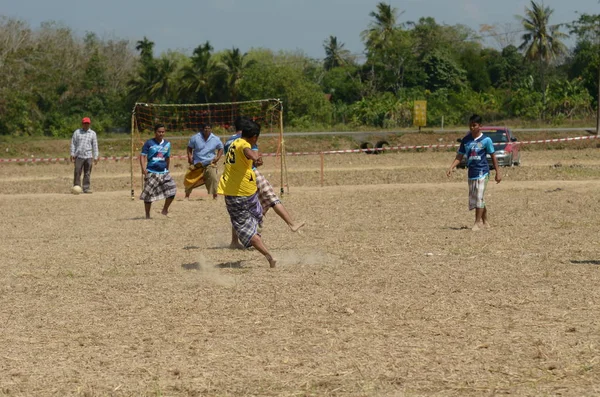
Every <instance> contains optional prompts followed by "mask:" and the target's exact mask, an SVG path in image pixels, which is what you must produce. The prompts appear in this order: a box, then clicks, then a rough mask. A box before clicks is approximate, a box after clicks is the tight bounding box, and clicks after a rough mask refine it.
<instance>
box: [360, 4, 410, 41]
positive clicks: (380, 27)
mask: <svg viewBox="0 0 600 397" xmlns="http://www.w3.org/2000/svg"><path fill="white" fill-rule="evenodd" d="M403 13H404V11H402V12H401V13H400V14H398V9H397V8H395V7H392V6H391V5H390V4H386V3H384V2H380V3H378V4H377V10H376V11H371V12H370V13H369V16H370V17H372V18H373V19H374V21H372V22H371V23H369V29H367V30H365V31H363V32H362V33H361V37H362V39H363V40H364V41H365V44H366V46H367V48H382V47H385V46H387V45H388V44H390V41H391V39H392V37H393V35H394V31H395V29H396V28H397V27H398V16H399V15H402V14H403Z"/></svg>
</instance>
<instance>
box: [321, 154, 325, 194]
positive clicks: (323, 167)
mask: <svg viewBox="0 0 600 397" xmlns="http://www.w3.org/2000/svg"><path fill="white" fill-rule="evenodd" d="M320 155H321V187H323V186H324V185H325V175H324V174H325V172H324V170H325V155H324V154H323V152H320Z"/></svg>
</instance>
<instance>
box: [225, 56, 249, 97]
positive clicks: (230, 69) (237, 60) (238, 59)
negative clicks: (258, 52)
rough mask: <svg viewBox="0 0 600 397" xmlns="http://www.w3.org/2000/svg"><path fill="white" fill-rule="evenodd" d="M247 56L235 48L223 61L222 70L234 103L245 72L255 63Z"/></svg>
mask: <svg viewBox="0 0 600 397" xmlns="http://www.w3.org/2000/svg"><path fill="white" fill-rule="evenodd" d="M247 55H248V54H247V53H246V54H242V53H241V52H240V49H239V48H233V49H231V50H226V51H225V54H224V55H223V59H222V61H221V65H220V66H221V69H222V70H223V72H224V73H225V76H226V77H225V79H226V82H227V89H228V90H229V96H230V98H231V101H232V102H235V101H236V100H237V96H238V88H239V85H240V82H241V81H242V79H243V77H244V72H245V71H246V69H247V68H248V67H250V66H252V65H253V64H254V63H255V61H250V60H248V59H247V58H246V57H247Z"/></svg>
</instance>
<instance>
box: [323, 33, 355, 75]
mask: <svg viewBox="0 0 600 397" xmlns="http://www.w3.org/2000/svg"><path fill="white" fill-rule="evenodd" d="M323 48H325V60H324V61H323V67H324V68H325V70H329V69H332V68H336V67H339V66H343V65H346V64H348V62H349V58H350V51H348V50H347V49H345V48H344V43H338V40H337V37H336V36H329V40H325V42H324V43H323Z"/></svg>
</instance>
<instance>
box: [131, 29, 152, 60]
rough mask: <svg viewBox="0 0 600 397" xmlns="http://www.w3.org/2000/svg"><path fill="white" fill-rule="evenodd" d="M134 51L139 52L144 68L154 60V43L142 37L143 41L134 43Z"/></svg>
mask: <svg viewBox="0 0 600 397" xmlns="http://www.w3.org/2000/svg"><path fill="white" fill-rule="evenodd" d="M135 49H136V50H138V51H140V60H141V61H142V64H143V65H144V66H147V65H150V64H151V63H152V61H153V60H154V42H153V41H150V40H148V39H147V38H146V36H144V39H143V40H140V41H138V42H137V43H136V46H135Z"/></svg>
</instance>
